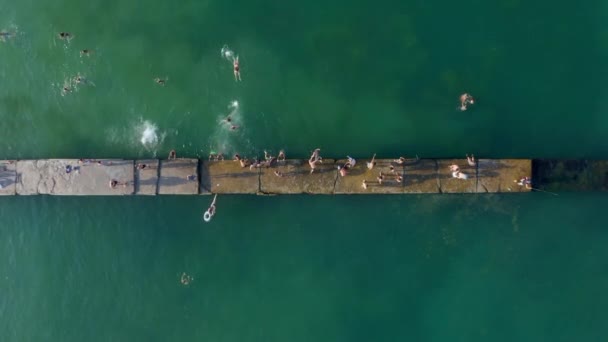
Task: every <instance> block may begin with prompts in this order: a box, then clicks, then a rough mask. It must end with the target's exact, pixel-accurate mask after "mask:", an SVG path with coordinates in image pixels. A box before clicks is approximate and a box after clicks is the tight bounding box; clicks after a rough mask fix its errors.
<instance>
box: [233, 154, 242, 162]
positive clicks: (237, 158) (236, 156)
mask: <svg viewBox="0 0 608 342" xmlns="http://www.w3.org/2000/svg"><path fill="white" fill-rule="evenodd" d="M241 159H242V158H241V155H240V154H238V153H236V154H235V155H234V158H232V160H234V161H241Z"/></svg>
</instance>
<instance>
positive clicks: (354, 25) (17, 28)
mask: <svg viewBox="0 0 608 342" xmlns="http://www.w3.org/2000/svg"><path fill="white" fill-rule="evenodd" d="M0 9H2V10H1V11H0V30H7V31H10V32H15V33H16V34H15V37H13V38H11V39H9V40H8V41H6V42H0V79H1V80H2V81H1V82H0V158H3V159H25V158H52V157H78V158H81V157H84V158H86V157H128V158H136V157H142V158H144V157H153V156H160V157H164V156H165V155H166V153H167V152H168V151H169V150H171V149H176V150H177V152H178V155H180V156H190V157H196V156H201V157H205V156H206V155H207V154H208V153H209V151H210V150H214V151H223V152H225V153H234V152H239V153H241V154H245V155H248V156H253V155H255V154H259V153H261V151H262V150H263V149H270V150H273V151H275V152H276V151H277V150H278V149H280V148H284V149H286V151H287V154H288V156H297V157H307V154H308V153H309V151H311V150H312V149H314V148H316V147H320V148H322V152H323V153H322V154H323V155H324V156H326V157H342V156H344V155H346V154H351V155H354V156H355V157H358V158H367V157H369V156H370V155H371V154H373V153H378V155H379V156H381V157H397V156H399V155H406V156H410V155H413V154H418V155H420V156H422V157H454V156H456V157H457V156H463V155H464V154H465V153H475V154H476V155H477V156H486V157H493V158H501V157H557V158H583V157H588V158H603V159H606V158H608V157H607V156H608V140H606V138H605V137H606V131H607V130H608V116H607V115H606V110H607V109H608V102H606V87H605V81H606V80H607V78H608V70H607V67H606V65H607V64H606V60H607V59H606V57H608V29H607V28H606V25H605V22H606V21H607V20H606V19H608V18H607V15H606V13H607V12H606V11H607V10H608V6H607V5H606V4H605V3H604V2H600V1H590V2H584V3H579V4H576V6H573V5H572V4H569V3H566V2H561V3H555V2H551V3H550V2H547V1H532V2H523V1H518V0H508V1H497V2H493V3H487V2H482V1H473V0H467V1H461V2H458V3H456V2H448V1H442V2H440V1H411V2H406V3H403V2H397V1H394V2H389V1H383V2H346V1H336V2H331V3H326V2H318V1H310V2H301V3H295V2H294V3H289V2H279V1H258V2H244V1H182V2H179V3H178V2H161V1H152V2H147V3H144V2H137V1H135V2H126V3H125V2H118V1H105V2H102V1H88V2H77V1H73V0H62V1H56V2H41V1H31V0H29V1H27V0H26V1H20V2H18V3H16V2H9V1H6V0H0ZM60 31H68V32H71V33H72V34H73V35H74V39H73V40H72V41H71V42H69V43H66V42H64V41H60V40H58V39H56V34H57V32H60ZM224 45H228V46H229V47H230V48H231V49H233V50H234V51H235V52H236V53H238V54H239V57H240V61H241V69H242V78H243V82H240V83H237V82H235V81H234V78H233V75H232V70H231V69H232V67H231V63H230V62H229V61H227V60H226V59H223V58H222V56H221V54H220V50H221V48H222V47H223V46H224ZM85 48H87V49H91V50H93V53H92V54H91V56H90V57H82V58H81V57H80V56H79V51H80V50H82V49H85ZM78 74H80V75H81V76H83V77H85V78H86V79H88V80H89V81H90V82H91V83H90V84H88V85H81V86H78V87H75V88H74V91H73V92H71V93H69V94H66V96H61V88H62V87H63V84H64V82H65V81H66V80H70V79H71V78H72V77H74V76H76V75H78ZM155 77H162V78H165V77H167V78H168V81H167V84H166V86H165V87H161V86H159V85H157V84H155V83H154V82H153V79H154V78H155ZM465 91H466V92H469V93H471V94H473V95H474V96H475V97H476V99H477V103H476V105H475V106H473V107H472V108H471V109H470V110H469V111H466V112H459V111H458V110H457V107H458V96H459V95H460V94H461V93H463V92H465ZM234 101H237V102H238V104H239V105H238V108H236V109H235V108H233V107H231V104H232V103H233V102H234ZM232 111H234V112H233V114H232V117H233V118H234V120H236V121H237V123H238V124H239V126H240V127H239V129H238V130H236V131H230V130H229V129H228V127H227V126H226V125H224V124H222V123H221V119H223V118H225V117H226V116H227V115H229V113H231V112H232ZM142 141H143V142H144V143H142ZM209 202H210V198H209V197H205V196H202V197H184V198H180V197H157V198H56V197H42V196H40V197H31V198H28V197H13V198H0V258H1V260H3V261H4V263H3V264H2V267H1V268H0V272H1V273H0V294H1V296H0V340H2V341H39V340H58V341H82V340H92V341H95V340H99V341H108V340H112V341H124V340H137V341H139V340H142V341H178V340H184V339H194V340H206V341H372V340H373V341H395V340H412V341H445V340H450V341H454V340H456V341H488V340H501V341H513V340H557V341H572V340H600V339H601V338H603V337H604V336H606V334H607V333H608V331H607V330H608V329H606V328H605V327H606V326H608V324H607V323H608V322H607V319H606V318H605V317H606V316H607V311H606V309H605V308H606V304H607V303H606V301H605V299H604V297H605V296H603V294H604V293H603V292H604V290H605V289H606V288H607V285H608V284H607V282H608V276H607V273H606V272H607V270H608V262H607V261H606V260H608V258H607V257H608V255H607V254H608V252H606V248H605V246H606V243H607V242H608V233H607V232H606V229H605V227H606V226H608V225H607V223H606V222H608V216H607V214H606V213H605V209H604V208H606V205H607V204H608V197H606V196H605V195H603V194H593V193H590V194H565V193H563V194H559V196H551V195H548V194H543V193H532V194H528V195H517V196H515V195H501V196H498V195H489V196H447V195H445V196H403V197H392V196H373V197H349V196H341V197H326V196H288V197H271V198H265V197H264V198H261V197H254V196H222V197H219V198H218V215H216V217H215V218H214V220H213V222H212V223H211V224H203V223H202V222H201V213H202V211H203V210H204V208H206V206H208V204H209ZM183 272H186V273H187V274H189V275H191V276H192V277H194V280H193V281H192V283H191V284H190V285H188V286H183V285H182V284H181V283H180V275H181V274H182V273H183Z"/></svg>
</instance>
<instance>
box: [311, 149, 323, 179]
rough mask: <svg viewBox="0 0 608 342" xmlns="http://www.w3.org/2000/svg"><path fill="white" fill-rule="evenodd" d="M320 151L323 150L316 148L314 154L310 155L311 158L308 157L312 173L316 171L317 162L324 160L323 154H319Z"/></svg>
mask: <svg viewBox="0 0 608 342" xmlns="http://www.w3.org/2000/svg"><path fill="white" fill-rule="evenodd" d="M320 151H321V149H320V148H317V149H315V150H314V152H313V153H312V155H311V156H310V159H308V165H310V173H311V174H312V173H313V172H315V168H316V167H317V164H318V163H322V162H323V159H322V158H321V156H319V152H320Z"/></svg>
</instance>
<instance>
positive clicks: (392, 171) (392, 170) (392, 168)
mask: <svg viewBox="0 0 608 342" xmlns="http://www.w3.org/2000/svg"><path fill="white" fill-rule="evenodd" d="M388 171H389V172H390V173H395V167H394V166H393V165H390V166H389V167H388Z"/></svg>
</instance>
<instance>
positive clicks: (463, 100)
mask: <svg viewBox="0 0 608 342" xmlns="http://www.w3.org/2000/svg"><path fill="white" fill-rule="evenodd" d="M474 103H475V99H473V96H471V95H469V94H467V93H464V94H462V95H460V110H461V111H465V110H467V106H468V105H470V104H474Z"/></svg>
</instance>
